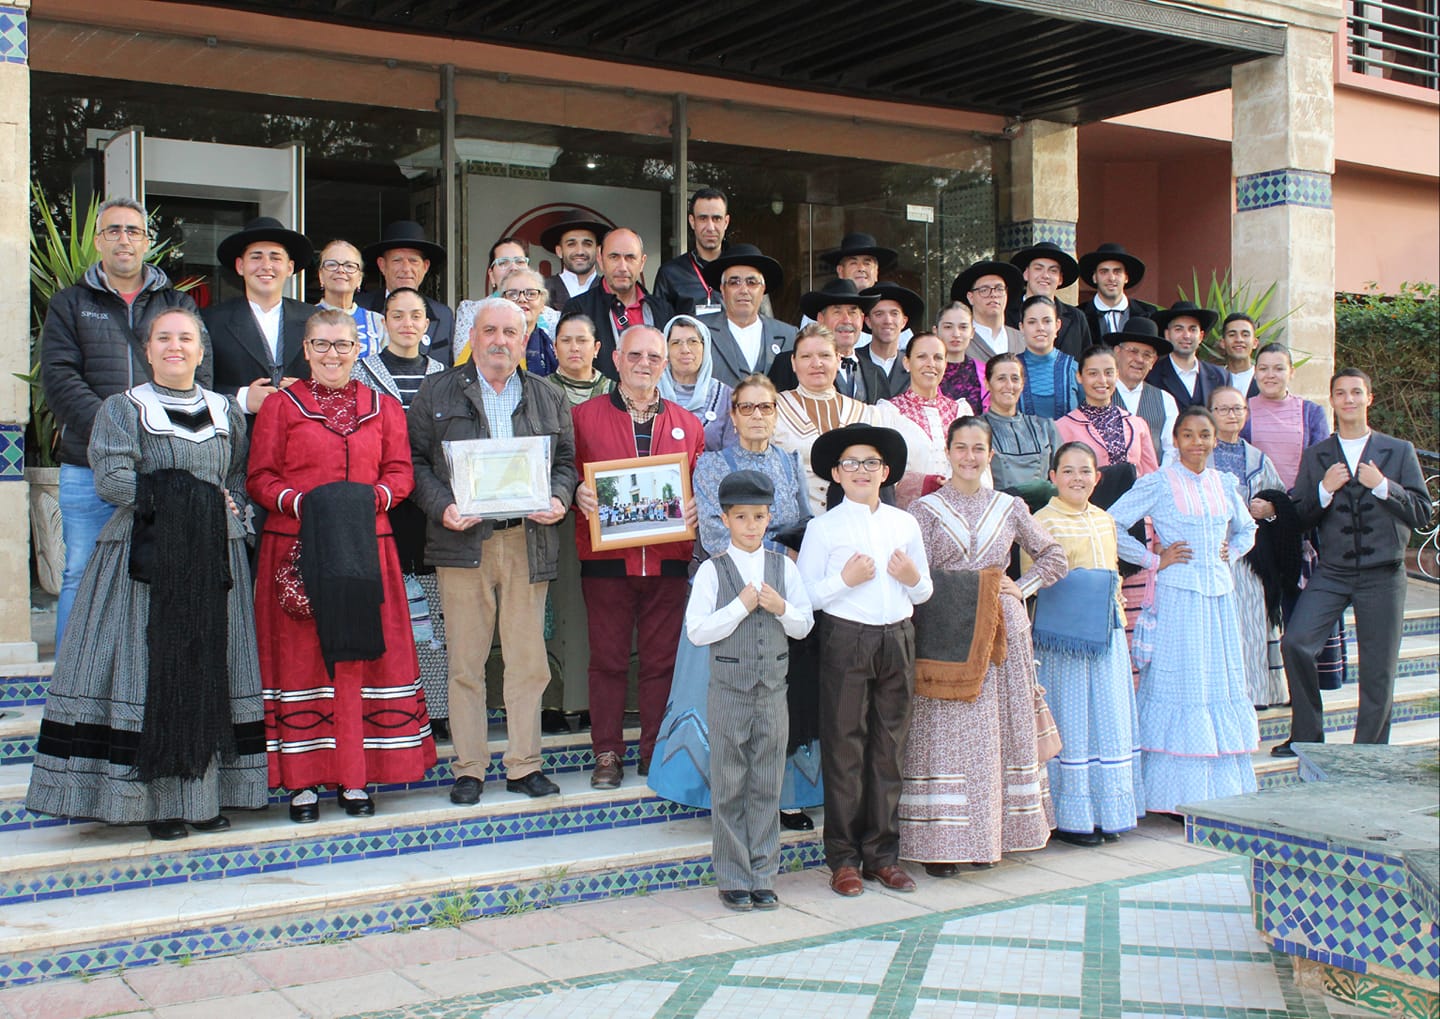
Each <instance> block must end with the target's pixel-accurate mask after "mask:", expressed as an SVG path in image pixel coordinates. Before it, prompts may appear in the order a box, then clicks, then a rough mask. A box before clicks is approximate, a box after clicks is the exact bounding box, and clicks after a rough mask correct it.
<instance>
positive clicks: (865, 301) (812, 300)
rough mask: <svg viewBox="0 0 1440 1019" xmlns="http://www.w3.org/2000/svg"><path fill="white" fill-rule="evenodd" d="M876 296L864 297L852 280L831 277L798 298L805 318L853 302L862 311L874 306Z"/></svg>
mask: <svg viewBox="0 0 1440 1019" xmlns="http://www.w3.org/2000/svg"><path fill="white" fill-rule="evenodd" d="M877 300H879V298H878V297H864V296H862V295H861V293H860V288H859V287H857V286H856V285H855V281H854V280H842V279H833V280H828V281H826V283H825V285H824V286H823V287H821V288H820V289H819V290H810V291H807V292H806V293H805V294H804V296H802V297H801V298H800V314H802V315H804V316H806V317H807V318H819V317H820V312H822V311H824V310H825V309H826V308H830V307H833V306H835V305H837V304H853V305H855V307H857V308H859V309H860V310H861V311H862V312H868V311H869V310H870V309H871V308H873V307H874V306H875V302H876V301H877Z"/></svg>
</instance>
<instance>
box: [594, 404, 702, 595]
mask: <svg viewBox="0 0 1440 1019" xmlns="http://www.w3.org/2000/svg"><path fill="white" fill-rule="evenodd" d="M616 398H617V394H616V393H605V394H602V395H600V396H596V397H592V398H591V399H589V400H586V401H585V402H584V403H582V404H580V405H579V406H578V407H575V408H574V409H573V411H572V415H573V418H574V421H575V468H576V470H577V471H578V472H579V475H580V480H581V481H584V479H585V465H586V464H587V463H595V462H597V461H601V460H625V459H629V458H631V457H633V456H634V455H635V428H634V424H633V422H632V421H631V418H630V413H629V411H627V410H625V409H624V408H623V407H617V406H616V405H615V400H616ZM651 428H652V430H651V433H650V452H651V453H652V454H661V453H688V454H689V455H690V456H689V469H690V471H691V475H692V476H693V474H694V471H695V461H696V460H698V459H699V458H700V454H701V453H702V452H704V450H705V429H704V427H703V426H702V425H701V424H700V420H699V418H697V417H696V416H695V415H694V414H691V413H690V412H689V411H688V410H686V409H685V408H683V407H681V406H679V405H677V404H674V403H672V402H670V401H669V400H664V401H662V403H661V406H660V413H658V414H656V415H655V419H654V421H653V422H652V423H651ZM575 512H576V513H577V514H579V513H580V511H579V509H578V508H577V509H576V511H575ZM575 548H576V550H577V551H578V552H579V555H580V560H581V566H580V570H581V574H582V575H599V576H604V575H607V574H609V575H611V576H621V575H622V574H621V573H620V571H619V569H614V572H613V573H610V572H609V570H606V569H605V568H603V567H601V568H593V567H592V568H589V569H587V567H586V565H585V564H586V563H587V562H588V563H598V562H600V561H602V560H614V561H618V562H622V563H624V574H623V575H624V576H627V577H655V576H660V575H661V574H662V573H663V574H664V575H666V576H682V577H683V576H685V575H686V574H687V573H688V572H689V568H690V558H691V556H692V554H693V553H694V549H695V542H693V541H671V542H666V543H664V544H661V545H640V546H638V547H634V548H621V549H615V550H614V551H611V552H596V551H595V550H594V549H592V548H591V547H590V521H589V520H588V519H587V518H586V517H585V516H584V515H583V514H582V515H580V517H579V519H578V520H577V521H576V526H575Z"/></svg>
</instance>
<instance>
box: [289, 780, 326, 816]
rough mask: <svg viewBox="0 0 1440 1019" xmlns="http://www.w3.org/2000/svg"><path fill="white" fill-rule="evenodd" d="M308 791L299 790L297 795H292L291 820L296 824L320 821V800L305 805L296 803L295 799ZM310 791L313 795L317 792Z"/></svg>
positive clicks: (312, 789)
mask: <svg viewBox="0 0 1440 1019" xmlns="http://www.w3.org/2000/svg"><path fill="white" fill-rule="evenodd" d="M306 791H307V790H305V789H299V790H297V791H296V792H295V793H293V794H291V797H290V820H292V821H294V822H295V823H296V824H312V823H313V822H315V821H318V820H320V801H319V800H316V801H315V802H314V803H304V804H297V803H296V802H295V797H296V796H298V795H299V794H300V793H303V792H306ZM308 791H309V792H312V793H313V792H315V789H314V788H311V789H309V790H308Z"/></svg>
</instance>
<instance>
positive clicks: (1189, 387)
mask: <svg viewBox="0 0 1440 1019" xmlns="http://www.w3.org/2000/svg"><path fill="white" fill-rule="evenodd" d="M1219 317H1220V316H1219V315H1218V314H1217V313H1215V312H1213V311H1210V310H1209V309H1208V308H1201V307H1199V306H1198V305H1195V304H1192V303H1191V302H1189V301H1176V302H1175V303H1174V304H1172V305H1170V307H1168V308H1166V309H1165V310H1164V311H1157V312H1156V313H1155V314H1154V315H1151V316H1150V319H1151V321H1152V322H1154V323H1155V327H1156V328H1157V329H1160V330H1162V331H1163V332H1164V334H1165V339H1166V340H1167V341H1168V342H1169V344H1170V346H1171V347H1172V348H1174V349H1172V350H1171V351H1170V356H1169V357H1164V358H1161V359H1160V363H1159V364H1157V365H1156V366H1155V367H1154V368H1152V369H1151V370H1150V375H1149V376H1148V377H1147V378H1146V380H1145V381H1147V382H1149V383H1150V384H1151V385H1152V386H1158V387H1160V388H1161V389H1163V390H1165V392H1167V393H1169V394H1170V395H1171V396H1173V397H1175V405H1176V406H1177V407H1179V408H1180V409H1181V410H1184V409H1185V408H1186V407H1188V406H1190V405H1191V404H1193V403H1198V404H1199V405H1200V406H1202V407H1204V406H1205V405H1206V404H1208V403H1209V402H1210V392H1211V390H1213V389H1214V388H1215V387H1216V386H1223V385H1225V384H1226V376H1225V369H1224V368H1221V367H1220V366H1219V365H1213V364H1210V363H1208V362H1206V361H1202V360H1200V358H1199V357H1198V356H1197V352H1198V351H1199V350H1200V341H1201V340H1203V339H1204V338H1205V334H1206V333H1208V332H1209V331H1210V329H1211V327H1212V326H1214V325H1215V320H1216V319H1218V318H1219Z"/></svg>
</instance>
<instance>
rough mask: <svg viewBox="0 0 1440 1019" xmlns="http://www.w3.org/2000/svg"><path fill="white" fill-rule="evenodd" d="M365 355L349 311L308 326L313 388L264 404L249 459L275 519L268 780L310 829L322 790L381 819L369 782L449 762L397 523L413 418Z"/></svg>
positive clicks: (264, 628)
mask: <svg viewBox="0 0 1440 1019" xmlns="http://www.w3.org/2000/svg"><path fill="white" fill-rule="evenodd" d="M358 349H359V344H358V343H357V342H356V339H355V326H354V322H353V320H352V319H350V318H349V317H348V316H346V315H345V314H344V313H342V312H338V311H319V312H316V313H315V314H314V315H312V316H310V320H309V321H308V322H307V323H306V324H305V359H306V361H307V362H308V363H309V365H310V375H311V377H310V378H309V379H306V380H303V381H300V382H296V383H295V384H293V385H292V386H290V388H288V389H286V390H284V391H283V392H281V393H279V394H277V395H276V396H275V398H274V399H271V400H266V401H265V403H264V404H263V405H262V406H261V408H260V413H259V414H258V415H256V420H255V434H254V438H253V442H252V448H251V452H250V478H249V482H248V488H249V491H250V496H251V498H253V499H254V500H255V501H256V502H257V503H258V504H260V505H262V506H264V507H265V508H266V509H267V510H268V511H269V514H268V516H267V517H266V519H265V531H264V534H263V535H262V536H261V538H260V565H259V576H258V579H257V581H256V585H255V623H256V627H255V628H256V632H257V635H258V637H259V646H260V671H261V675H262V676H263V678H264V682H265V705H266V709H265V736H266V741H267V743H268V745H269V750H270V783H271V785H272V786H278V787H283V788H285V789H288V790H289V791H290V793H291V799H290V818H291V820H293V821H295V822H297V823H306V822H310V821H316V820H319V817H320V806H319V801H318V792H317V787H319V786H322V785H334V786H336V787H338V789H339V794H340V802H341V804H342V805H343V806H344V808H345V812H346V813H347V814H350V815H351V816H368V815H370V814H373V813H374V812H375V803H374V800H373V798H372V797H371V795H370V794H369V792H368V791H367V789H366V787H367V786H369V785H371V784H373V783H382V782H414V781H417V780H418V779H420V778H421V777H422V776H423V775H424V774H425V770H426V769H427V768H429V767H430V766H431V765H432V764H434V763H435V743H434V740H433V739H432V738H431V735H430V718H429V715H428V714H427V712H426V708H425V694H424V691H423V690H422V689H421V686H420V665H419V662H418V661H417V660H416V656H415V641H414V635H413V632H412V630H411V627H410V612H409V608H408V604H407V601H406V598H405V581H404V576H403V575H402V574H401V572H400V559H399V556H398V555H397V554H396V551H395V538H394V535H393V533H392V532H391V529H390V517H389V515H388V512H389V510H390V509H391V508H392V507H394V506H395V505H397V504H398V503H399V502H400V501H401V500H403V499H404V498H405V497H406V496H407V495H409V494H410V490H411V488H412V487H413V486H414V481H415V479H414V474H413V472H412V470H411V467H410V445H409V439H408V437H407V431H406V427H405V410H404V408H403V407H401V406H400V403H399V401H397V400H391V399H388V398H386V397H384V396H382V395H380V394H378V393H376V392H375V391H374V390H372V389H369V388H367V387H365V386H362V385H360V383H358V382H356V381H354V380H353V379H351V377H350V376H351V371H352V369H353V367H354V364H355V357H356V354H357V352H358Z"/></svg>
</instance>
